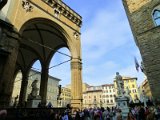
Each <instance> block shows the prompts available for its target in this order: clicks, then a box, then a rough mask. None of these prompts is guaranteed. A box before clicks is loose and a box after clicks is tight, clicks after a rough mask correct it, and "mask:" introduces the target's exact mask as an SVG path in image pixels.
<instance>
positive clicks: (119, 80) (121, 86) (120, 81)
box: [116, 72, 124, 96]
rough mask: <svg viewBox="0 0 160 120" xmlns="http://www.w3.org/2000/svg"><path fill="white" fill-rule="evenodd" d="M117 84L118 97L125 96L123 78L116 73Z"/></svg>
mask: <svg viewBox="0 0 160 120" xmlns="http://www.w3.org/2000/svg"><path fill="white" fill-rule="evenodd" d="M116 84H117V91H118V96H123V93H124V81H123V79H122V76H121V75H120V74H119V72H116Z"/></svg>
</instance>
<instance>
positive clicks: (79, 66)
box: [71, 62, 82, 70]
mask: <svg viewBox="0 0 160 120" xmlns="http://www.w3.org/2000/svg"><path fill="white" fill-rule="evenodd" d="M71 69H78V70H81V69H82V63H81V62H71Z"/></svg>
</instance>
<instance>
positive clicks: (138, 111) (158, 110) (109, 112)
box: [0, 105, 160, 120]
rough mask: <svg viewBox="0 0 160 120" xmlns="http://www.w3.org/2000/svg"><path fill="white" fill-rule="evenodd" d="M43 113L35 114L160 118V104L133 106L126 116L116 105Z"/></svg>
mask: <svg viewBox="0 0 160 120" xmlns="http://www.w3.org/2000/svg"><path fill="white" fill-rule="evenodd" d="M20 113H21V118H23V117H26V118H29V116H28V115H27V114H26V116H22V111H21V112H20ZM42 113H43V114H42ZM42 113H41V114H38V113H36V115H35V116H36V117H37V116H38V117H37V120H39V119H40V120H160V105H157V106H156V107H155V106H150V107H144V106H142V105H140V106H135V107H132V108H131V107H130V110H129V112H128V115H127V116H126V117H124V116H123V113H122V111H121V109H118V108H116V107H112V108H109V107H107V108H103V107H101V108H85V109H83V110H80V109H74V110H73V109H71V107H70V106H69V107H67V108H66V109H65V110H64V111H63V112H55V111H54V109H50V110H49V111H48V112H42ZM6 116H7V111H6V110H1V111H0V119H1V118H3V119H4V118H5V117H6ZM35 116H34V117H35ZM32 117H33V116H32ZM17 118H18V117H17ZM42 118H43V119H42Z"/></svg>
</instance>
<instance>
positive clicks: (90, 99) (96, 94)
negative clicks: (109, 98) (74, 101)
mask: <svg viewBox="0 0 160 120" xmlns="http://www.w3.org/2000/svg"><path fill="white" fill-rule="evenodd" d="M102 105H103V103H102V86H89V87H88V88H87V90H86V91H85V92H83V108H85V107H86V108H90V107H92V108H94V107H102Z"/></svg>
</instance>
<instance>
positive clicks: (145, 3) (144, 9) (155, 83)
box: [123, 0, 160, 100]
mask: <svg viewBox="0 0 160 120" xmlns="http://www.w3.org/2000/svg"><path fill="white" fill-rule="evenodd" d="M123 4H124V8H125V10H126V13H127V16H128V19H129V22H130V26H131V29H132V32H133V35H134V39H135V42H136V44H137V46H138V48H139V50H140V53H141V56H142V60H143V64H144V67H145V73H146V76H147V79H148V82H149V85H150V88H151V92H152V95H153V99H154V100H156V99H157V100H158V99H159V100H160V92H159V91H160V1H159V0H123Z"/></svg>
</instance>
